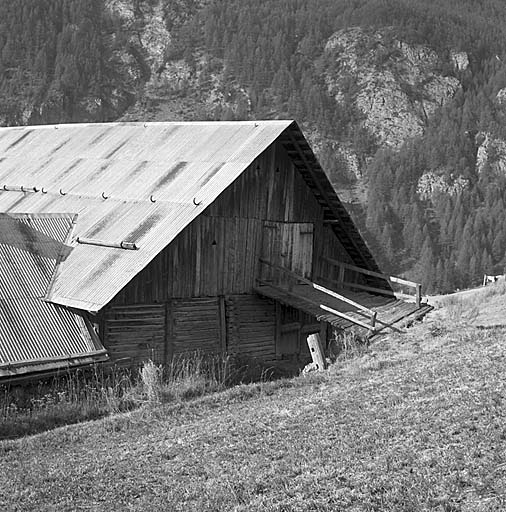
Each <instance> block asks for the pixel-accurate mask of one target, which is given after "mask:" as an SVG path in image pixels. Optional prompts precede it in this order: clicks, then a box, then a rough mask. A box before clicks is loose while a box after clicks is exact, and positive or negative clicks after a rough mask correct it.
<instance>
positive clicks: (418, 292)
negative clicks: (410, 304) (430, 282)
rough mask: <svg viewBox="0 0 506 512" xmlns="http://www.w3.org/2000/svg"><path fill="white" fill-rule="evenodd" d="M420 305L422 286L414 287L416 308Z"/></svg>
mask: <svg viewBox="0 0 506 512" xmlns="http://www.w3.org/2000/svg"><path fill="white" fill-rule="evenodd" d="M421 303H422V285H421V284H417V285H416V307H417V308H419V307H420V304H421Z"/></svg>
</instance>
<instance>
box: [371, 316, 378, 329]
mask: <svg viewBox="0 0 506 512" xmlns="http://www.w3.org/2000/svg"><path fill="white" fill-rule="evenodd" d="M377 316H378V312H377V311H374V312H373V314H372V315H371V332H372V333H374V331H375V329H376V317H377Z"/></svg>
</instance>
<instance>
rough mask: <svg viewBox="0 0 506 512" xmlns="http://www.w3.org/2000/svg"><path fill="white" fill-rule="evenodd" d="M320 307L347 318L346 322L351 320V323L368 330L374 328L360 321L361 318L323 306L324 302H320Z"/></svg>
mask: <svg viewBox="0 0 506 512" xmlns="http://www.w3.org/2000/svg"><path fill="white" fill-rule="evenodd" d="M320 308H321V309H323V310H324V311H328V312H329V313H332V314H333V315H336V316H339V317H341V318H344V319H345V320H348V322H351V323H353V324H357V325H360V327H363V328H364V329H367V330H368V331H373V332H374V328H373V327H371V326H370V325H368V324H366V323H364V322H362V321H361V320H357V319H356V318H353V317H351V316H349V315H346V314H345V313H341V312H340V311H337V310H336V309H332V308H329V307H328V306H325V304H320Z"/></svg>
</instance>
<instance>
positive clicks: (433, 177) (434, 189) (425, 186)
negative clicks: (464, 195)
mask: <svg viewBox="0 0 506 512" xmlns="http://www.w3.org/2000/svg"><path fill="white" fill-rule="evenodd" d="M442 174H444V173H442ZM467 187H469V181H468V180H467V179H465V178H463V177H462V176H457V177H455V176H453V175H452V174H450V177H449V178H445V177H444V176H442V175H439V174H436V173H435V172H432V171H429V172H426V173H424V174H423V175H422V176H421V178H420V179H419V180H418V186H417V190H416V191H417V194H418V196H419V197H420V199H424V200H430V199H432V198H433V197H434V196H435V195H436V194H441V193H444V194H449V195H452V196H453V195H456V194H459V193H460V192H462V191H463V190H465V189H466V188H467Z"/></svg>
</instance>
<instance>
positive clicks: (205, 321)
mask: <svg viewBox="0 0 506 512" xmlns="http://www.w3.org/2000/svg"><path fill="white" fill-rule="evenodd" d="M170 311H171V313H172V319H168V321H171V320H172V321H173V331H172V340H168V341H169V344H170V345H171V349H170V354H171V355H177V354H182V353H184V352H189V351H192V352H193V351H199V352H202V353H218V352H220V351H221V342H220V340H221V332H220V329H221V325H220V311H219V301H218V298H211V299H187V300H175V301H173V303H172V308H171V310H170Z"/></svg>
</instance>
